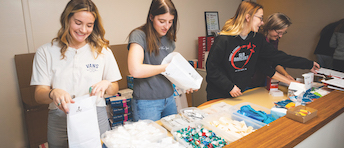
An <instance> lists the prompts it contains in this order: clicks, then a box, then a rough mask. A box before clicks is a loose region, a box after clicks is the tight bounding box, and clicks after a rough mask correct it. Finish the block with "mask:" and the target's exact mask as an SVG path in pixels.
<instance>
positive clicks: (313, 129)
mask: <svg viewBox="0 0 344 148" xmlns="http://www.w3.org/2000/svg"><path fill="white" fill-rule="evenodd" d="M280 89H281V88H280ZM282 89H286V88H282ZM282 91H284V92H286V90H282ZM286 98H287V97H286V95H284V96H283V97H272V96H270V95H269V94H268V91H267V90H266V89H265V88H255V89H252V90H249V91H246V92H245V93H244V94H243V95H242V96H240V97H237V98H230V99H229V98H228V99H219V100H217V102H210V103H209V102H206V103H203V104H202V105H200V106H199V108H200V109H204V108H207V107H210V106H211V105H213V104H216V103H220V102H225V103H227V104H230V105H236V104H239V103H242V102H251V103H254V104H257V105H260V106H263V107H267V108H271V107H273V106H274V104H273V102H275V101H279V100H283V99H286ZM307 106H309V107H311V108H314V109H317V110H318V116H317V117H315V118H313V119H311V120H310V121H308V122H306V123H305V124H303V123H299V122H297V121H294V120H292V119H289V118H286V117H282V118H279V119H277V120H275V121H274V122H272V123H270V124H269V125H267V126H264V127H262V128H260V129H258V130H257V131H255V132H253V133H251V134H249V135H247V136H245V137H243V138H241V139H239V140H237V141H235V142H233V143H231V144H229V145H227V146H226V147H312V146H313V147H314V146H315V147H344V140H343V139H342V137H343V136H344V127H343V125H342V123H343V121H344V114H342V113H343V111H344V92H342V91H333V92H331V93H329V94H327V95H326V96H324V97H321V98H319V99H317V100H315V101H314V102H312V103H311V104H309V105H307ZM341 114H342V115H341ZM328 123H329V124H328ZM327 124H328V125H327ZM324 126H325V127H326V129H325V130H319V129H321V128H322V127H324ZM325 127H324V128H325ZM318 130H319V132H318ZM311 135H312V136H311ZM298 144H299V145H298Z"/></svg>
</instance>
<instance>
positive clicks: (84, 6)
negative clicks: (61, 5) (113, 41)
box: [51, 0, 109, 59]
mask: <svg viewBox="0 0 344 148" xmlns="http://www.w3.org/2000/svg"><path fill="white" fill-rule="evenodd" d="M80 11H88V12H90V13H92V14H93V16H94V18H95V21H94V26H93V31H92V33H91V34H90V35H89V36H88V37H87V39H86V42H87V43H88V44H90V46H91V50H92V52H93V53H97V54H96V56H95V58H97V57H98V55H99V54H101V51H102V48H104V47H108V46H109V41H108V40H106V39H105V38H104V35H105V30H104V27H103V24H102V20H101V17H100V15H99V12H98V9H97V7H96V5H95V4H94V3H93V2H92V1H91V0H71V1H69V2H68V4H67V5H66V8H65V9H64V11H63V12H62V14H61V17H60V23H61V28H60V30H59V31H58V33H57V37H56V38H54V39H53V40H52V41H51V44H53V42H54V41H58V44H59V45H60V46H61V56H62V59H64V58H65V53H66V51H67V48H68V46H69V43H70V42H71V41H72V36H71V34H70V32H69V28H70V18H71V17H72V16H73V15H74V14H75V13H77V12H80Z"/></svg>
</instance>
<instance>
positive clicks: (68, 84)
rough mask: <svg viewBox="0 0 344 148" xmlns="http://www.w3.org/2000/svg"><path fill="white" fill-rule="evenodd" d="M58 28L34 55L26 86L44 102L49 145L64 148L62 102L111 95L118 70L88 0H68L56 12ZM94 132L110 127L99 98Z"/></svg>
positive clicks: (64, 121)
mask: <svg viewBox="0 0 344 148" xmlns="http://www.w3.org/2000/svg"><path fill="white" fill-rule="evenodd" d="M60 23H61V29H60V30H59V31H58V35H57V37H56V38H54V39H53V40H52V42H51V43H48V44H45V45H43V46H41V47H40V48H39V49H38V50H37V52H36V55H35V58H34V63H33V72H32V78H31V85H35V86H36V89H35V99H36V101H37V102H38V103H41V104H49V109H50V111H49V117H48V143H49V147H52V148H54V147H68V137H67V122H66V114H68V111H69V109H68V107H67V103H74V101H73V98H75V97H80V96H83V95H86V94H88V93H89V88H90V87H92V91H91V94H90V95H92V96H94V95H100V96H101V97H103V95H104V94H105V93H106V94H109V95H114V94H116V93H117V92H118V83H117V81H118V80H120V79H121V78H122V77H121V75H120V72H119V69H118V66H117V63H116V60H115V58H114V56H113V53H112V52H111V50H110V49H109V48H108V45H109V41H108V40H106V39H105V38H104V34H105V31H104V28H103V25H102V22H101V18H100V15H99V13H98V10H97V7H96V5H95V4H94V3H93V2H92V1H91V0H71V1H69V2H68V4H67V6H66V8H65V10H64V11H63V13H62V14H61V17H60ZM97 112H98V123H99V128H100V134H102V133H104V132H105V131H106V130H110V126H109V123H108V120H107V115H106V109H105V100H104V99H103V100H102V101H101V102H100V103H98V104H97Z"/></svg>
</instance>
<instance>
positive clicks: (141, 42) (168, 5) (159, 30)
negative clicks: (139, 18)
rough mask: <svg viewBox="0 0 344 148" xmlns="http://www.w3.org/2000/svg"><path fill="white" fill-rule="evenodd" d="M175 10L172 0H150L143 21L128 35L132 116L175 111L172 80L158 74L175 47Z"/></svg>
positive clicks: (158, 116)
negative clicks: (132, 81) (132, 79)
mask: <svg viewBox="0 0 344 148" xmlns="http://www.w3.org/2000/svg"><path fill="white" fill-rule="evenodd" d="M177 21H178V13H177V10H176V8H175V6H174V4H173V2H172V1H171V0H152V3H151V5H150V8H149V12H148V16H147V19H146V23H145V24H144V25H142V26H140V27H138V28H136V29H134V30H133V31H132V32H131V33H130V35H129V43H128V49H129V54H128V68H129V72H130V74H131V75H132V76H133V77H134V91H133V101H132V109H133V115H134V120H135V121H137V120H140V119H150V120H153V121H156V120H159V119H161V118H162V117H164V116H168V115H171V114H177V107H176V102H175V100H174V97H173V92H174V90H173V87H172V84H171V82H170V81H169V80H168V79H167V78H166V77H164V76H163V75H161V74H160V73H161V72H164V71H165V68H166V67H167V65H168V64H164V65H160V64H161V62H162V60H163V59H164V58H165V57H166V56H167V55H168V54H169V53H171V52H172V51H174V49H175V41H176V30H177V23H178V22H177Z"/></svg>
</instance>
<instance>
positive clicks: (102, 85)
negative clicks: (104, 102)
mask: <svg viewBox="0 0 344 148" xmlns="http://www.w3.org/2000/svg"><path fill="white" fill-rule="evenodd" d="M110 85H111V82H109V81H108V80H102V81H100V82H98V83H96V84H94V85H92V86H91V87H92V91H91V92H90V95H91V96H95V95H97V94H98V93H100V94H99V96H100V97H101V98H103V96H104V94H105V90H106V89H108V88H109V86H110Z"/></svg>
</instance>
